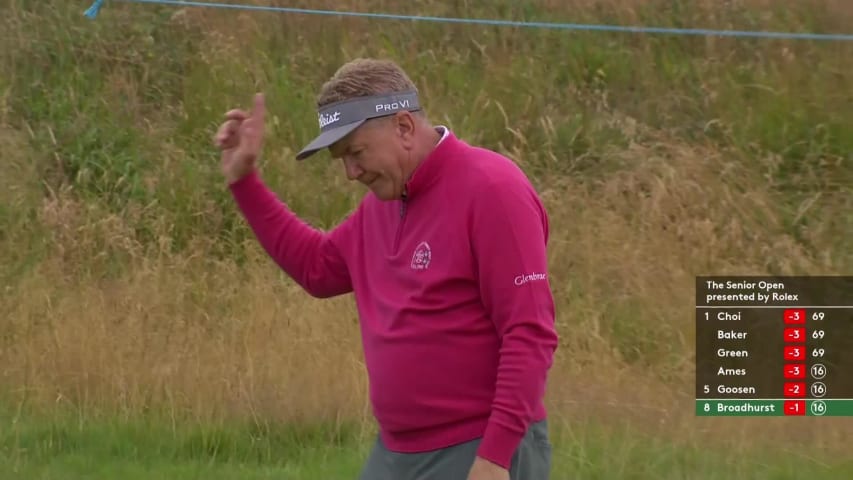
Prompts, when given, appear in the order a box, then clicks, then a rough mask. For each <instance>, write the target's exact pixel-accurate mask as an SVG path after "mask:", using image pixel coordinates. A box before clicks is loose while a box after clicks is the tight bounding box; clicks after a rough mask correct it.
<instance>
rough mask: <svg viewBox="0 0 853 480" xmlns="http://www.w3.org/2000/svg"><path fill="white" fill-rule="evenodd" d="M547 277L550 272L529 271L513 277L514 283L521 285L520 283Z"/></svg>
mask: <svg viewBox="0 0 853 480" xmlns="http://www.w3.org/2000/svg"><path fill="white" fill-rule="evenodd" d="M547 277H548V274H546V273H536V272H533V273H528V274H525V275H517V276H516V277H515V278H514V279H513V283H515V284H516V285H519V286H520V285H524V284H525V283H529V282H536V281H539V280H545V279H546V278H547Z"/></svg>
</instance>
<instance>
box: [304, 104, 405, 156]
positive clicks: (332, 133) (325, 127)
mask: <svg viewBox="0 0 853 480" xmlns="http://www.w3.org/2000/svg"><path fill="white" fill-rule="evenodd" d="M420 108H421V107H420V104H419V103H418V94H417V92H413V91H412V92H400V93H390V94H386V95H374V96H369V97H357V98H352V99H349V100H343V101H341V102H337V103H332V104H329V105H324V106H323V107H322V108H321V109H320V110H319V112H318V120H319V122H320V135H318V136H317V137H316V138H315V139H314V140H312V141H311V143H309V144H308V145H307V146H306V147H305V148H303V149H302V151H301V152H299V153H298V154H297V155H296V159H297V160H304V159H306V158H308V157H310V156H311V155H314V154H315V153H317V152H318V151H320V150H322V149H324V148H327V147H329V146H331V145H332V144H333V143H335V142H337V141H338V140H340V139H342V138H344V137H345V136H347V135H348V134H349V133H350V132H352V131H353V130H355V129H356V128H358V127H359V126H361V124H362V123H364V122H365V121H366V120H368V119H371V118H376V117H384V116H386V115H391V114H393V113H396V112H399V111H402V110H407V111H410V112H414V111H417V110H420Z"/></svg>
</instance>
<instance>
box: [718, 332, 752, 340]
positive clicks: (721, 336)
mask: <svg viewBox="0 0 853 480" xmlns="http://www.w3.org/2000/svg"><path fill="white" fill-rule="evenodd" d="M747 334H749V332H737V331H735V330H717V339H718V340H744V339H745V338H746V336H747Z"/></svg>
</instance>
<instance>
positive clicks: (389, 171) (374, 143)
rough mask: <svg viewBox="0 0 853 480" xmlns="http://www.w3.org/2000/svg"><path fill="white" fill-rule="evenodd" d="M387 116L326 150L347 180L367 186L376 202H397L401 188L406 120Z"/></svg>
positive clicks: (363, 127) (370, 122)
mask: <svg viewBox="0 0 853 480" xmlns="http://www.w3.org/2000/svg"><path fill="white" fill-rule="evenodd" d="M402 117H403V118H404V119H403V120H402V123H403V125H401V116H390V117H383V118H377V119H373V120H371V121H368V122H366V123H365V124H363V125H362V126H360V127H359V128H357V129H356V130H355V131H353V132H352V133H350V134H349V135H347V136H346V137H344V138H342V139H341V140H340V141H338V142H337V143H335V144H334V145H332V146H330V147H329V151H330V153H331V154H332V157H334V158H340V159H341V160H342V161H343V163H344V168H345V170H346V174H347V178H348V179H350V180H358V181H359V182H361V183H362V184H363V185H365V186H367V188H369V189H370V190H371V191H373V193H374V194H375V195H376V196H377V197H378V198H379V199H380V200H394V199H397V198H400V195H401V194H402V192H403V187H404V184H405V178H404V172H403V165H404V163H403V159H404V158H406V156H407V155H408V149H407V148H406V137H407V136H406V134H405V132H406V126H405V123H406V120H405V115H403V116H402Z"/></svg>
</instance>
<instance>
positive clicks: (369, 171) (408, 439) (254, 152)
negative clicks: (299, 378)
mask: <svg viewBox="0 0 853 480" xmlns="http://www.w3.org/2000/svg"><path fill="white" fill-rule="evenodd" d="M317 105H318V117H319V124H320V134H319V136H317V138H315V139H314V140H313V141H312V142H311V143H310V144H309V145H307V146H306V147H305V148H304V149H303V150H302V151H300V152H299V154H298V155H297V158H298V159H300V160H302V159H305V158H307V157H309V156H311V155H313V154H314V153H316V152H318V151H320V150H323V149H328V150H329V152H330V153H331V155H332V157H334V158H338V159H341V161H342V162H343V165H344V168H345V171H346V175H347V177H348V178H349V179H350V180H357V181H359V182H361V183H362V184H364V185H365V186H366V187H367V188H368V189H369V192H368V193H367V194H366V196H365V197H364V198H363V200H362V201H361V203H360V204H359V206H358V207H357V209H356V210H355V211H354V212H353V213H352V214H351V215H350V216H349V217H347V219H346V220H344V221H343V222H341V224H340V225H338V226H337V227H335V228H334V229H332V230H331V231H330V232H328V233H326V232H321V231H319V230H316V229H314V228H311V227H310V226H308V225H306V224H305V223H304V222H302V221H301V220H300V219H299V218H297V217H296V216H295V215H294V213H293V212H292V211H290V210H289V209H288V207H287V206H286V205H285V204H284V203H282V202H280V201H279V200H278V198H277V197H276V196H275V195H274V194H273V193H272V192H271V191H270V190H269V189H268V188H267V187H266V186H265V184H264V183H263V182H262V181H261V179H260V176H259V173H258V172H257V171H256V170H255V167H254V165H255V162H256V160H257V158H258V156H259V155H260V154H261V149H262V144H263V133H264V117H265V106H264V100H263V96H262V95H260V94H258V95H256V97H255V103H254V107H253V109H252V110H251V111H249V112H247V111H242V110H232V111H230V112H228V113H227V114H226V121H225V122H224V123H223V124H222V126H221V127H220V129H219V131H218V132H217V134H216V137H215V143H216V145H217V146H218V147H219V148H220V149H221V150H222V171H223V173H224V175H225V178H226V179H227V181H228V183H229V188H230V190H231V192H232V194H233V196H234V199H235V201H236V203H237V205H238V206H239V208H240V210H241V212H242V213H243V215H244V216H245V218H246V220H247V222H248V223H249V225H250V226H251V228H252V229H253V231H254V233H255V235H256V237H257V238H258V241H259V242H260V243H261V245H263V247H264V248H265V249H266V251H267V252H268V253H269V255H270V256H271V257H272V259H273V260H274V261H275V262H277V264H278V265H279V266H280V267H281V268H282V269H283V270H284V271H285V272H287V274H288V275H290V276H291V277H292V278H293V279H294V280H295V281H296V282H298V283H299V284H300V285H301V286H302V287H303V288H304V289H305V290H306V291H307V292H308V293H309V294H311V295H313V296H315V297H321V298H326V297H331V296H335V295H341V294H345V293H350V292H353V293H354V296H355V300H356V304H357V307H358V312H359V317H360V326H361V333H362V342H363V346H364V354H365V359H366V365H367V371H368V374H369V379H370V400H371V403H372V405H373V411H374V415H375V417H376V419H377V421H378V424H379V427H380V428H379V430H380V434H379V437H378V438H377V440H376V444H375V445H374V448H373V451H372V452H371V454H370V455H369V457H368V459H367V461H366V463H365V465H364V468H363V471H362V473H361V477H360V478H361V480H433V479H436V480H508V479H511V480H546V479H547V478H548V475H549V470H550V462H551V451H550V443H549V439H548V429H547V425H546V414H545V408H544V406H543V396H544V392H545V384H546V377H547V372H548V370H549V368H550V366H551V364H552V360H553V354H554V351H555V349H556V346H557V334H556V331H555V328H554V302H553V298H552V294H551V291H550V285H549V281H548V277H547V266H548V265H547V257H546V243H547V238H548V219H547V215H546V212H545V209H544V208H543V206H542V204H541V202H540V200H539V198H538V196H537V194H536V192H535V191H534V189H533V187H532V186H531V184H530V183H529V181H528V179H527V178H526V177H525V175H524V174H523V173H522V171H521V170H520V169H519V168H518V167H517V166H516V165H515V164H514V163H512V162H511V161H510V160H509V159H507V158H505V157H503V156H500V155H498V154H497V153H495V152H492V151H489V150H486V149H482V148H478V147H473V146H470V145H468V144H466V143H465V142H464V141H462V140H461V139H459V138H457V137H456V136H455V135H454V133H453V132H451V131H450V130H449V129H448V128H446V127H444V126H437V127H436V126H433V125H432V124H431V123H430V122H429V120H428V119H427V117H426V115H425V114H424V112H423V109H422V107H421V104H420V99H419V97H418V91H417V89H416V88H415V85H414V84H413V83H412V81H411V80H410V79H409V77H408V76H407V75H406V73H405V72H404V71H403V70H402V69H401V68H400V67H399V66H397V65H396V64H394V63H393V62H389V61H381V60H373V59H360V60H355V61H352V62H350V63H348V64H346V65H344V66H343V67H341V68H340V69H339V70H338V71H337V72H336V73H335V75H334V76H333V77H332V78H331V79H330V80H329V81H327V82H326V83H325V84H324V85H323V87H322V89H321V91H320V93H319V96H318V99H317Z"/></svg>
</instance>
